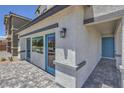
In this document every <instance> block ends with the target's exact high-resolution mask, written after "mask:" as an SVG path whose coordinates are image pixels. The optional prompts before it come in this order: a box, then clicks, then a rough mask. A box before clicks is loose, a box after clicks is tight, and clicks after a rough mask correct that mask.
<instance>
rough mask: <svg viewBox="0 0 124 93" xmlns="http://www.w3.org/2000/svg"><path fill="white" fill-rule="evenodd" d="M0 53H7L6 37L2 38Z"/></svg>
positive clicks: (0, 40)
mask: <svg viewBox="0 0 124 93" xmlns="http://www.w3.org/2000/svg"><path fill="white" fill-rule="evenodd" d="M0 51H6V39H5V37H0Z"/></svg>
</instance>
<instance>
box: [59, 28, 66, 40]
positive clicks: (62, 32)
mask: <svg viewBox="0 0 124 93" xmlns="http://www.w3.org/2000/svg"><path fill="white" fill-rule="evenodd" d="M65 37H66V28H62V30H61V31H60V38H65Z"/></svg>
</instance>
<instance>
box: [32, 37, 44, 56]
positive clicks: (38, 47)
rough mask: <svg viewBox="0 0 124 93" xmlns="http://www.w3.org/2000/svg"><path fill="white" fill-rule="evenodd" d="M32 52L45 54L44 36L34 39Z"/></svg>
mask: <svg viewBox="0 0 124 93" xmlns="http://www.w3.org/2000/svg"><path fill="white" fill-rule="evenodd" d="M32 51H33V52H37V53H41V54H43V36H40V37H34V38H32Z"/></svg>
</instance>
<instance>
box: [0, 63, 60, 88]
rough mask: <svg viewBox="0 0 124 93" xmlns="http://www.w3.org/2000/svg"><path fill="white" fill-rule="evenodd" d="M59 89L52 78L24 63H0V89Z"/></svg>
mask: <svg viewBox="0 0 124 93" xmlns="http://www.w3.org/2000/svg"><path fill="white" fill-rule="evenodd" d="M17 87H18V88H59V87H60V86H59V85H58V84H56V83H55V80H54V77H53V76H52V75H50V74H48V73H46V72H45V71H43V70H41V69H39V68H37V67H36V66H34V65H32V64H30V63H28V62H26V61H19V62H12V63H6V62H5V63H0V88H17Z"/></svg>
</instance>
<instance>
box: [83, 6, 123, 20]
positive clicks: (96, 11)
mask: <svg viewBox="0 0 124 93" xmlns="http://www.w3.org/2000/svg"><path fill="white" fill-rule="evenodd" d="M84 9H85V11H84V13H85V16H84V18H85V19H89V18H94V17H98V16H102V15H106V14H109V13H113V12H116V11H119V10H123V9H124V5H90V6H85V8H84Z"/></svg>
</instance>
